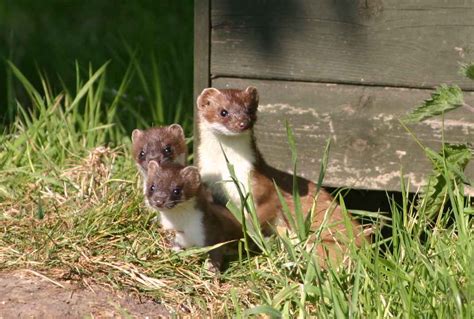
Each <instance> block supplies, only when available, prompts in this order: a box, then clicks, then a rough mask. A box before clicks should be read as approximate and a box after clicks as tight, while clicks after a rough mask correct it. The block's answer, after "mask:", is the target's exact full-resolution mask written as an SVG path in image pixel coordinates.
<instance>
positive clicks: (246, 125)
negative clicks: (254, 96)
mask: <svg viewBox="0 0 474 319" xmlns="http://www.w3.org/2000/svg"><path fill="white" fill-rule="evenodd" d="M249 126H250V121H240V122H239V128H240V129H241V130H246V129H248V128H249Z"/></svg>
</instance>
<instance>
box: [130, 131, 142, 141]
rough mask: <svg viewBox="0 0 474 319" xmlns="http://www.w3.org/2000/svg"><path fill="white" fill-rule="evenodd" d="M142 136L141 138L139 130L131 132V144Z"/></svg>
mask: <svg viewBox="0 0 474 319" xmlns="http://www.w3.org/2000/svg"><path fill="white" fill-rule="evenodd" d="M142 136H143V131H140V130H139V129H134V130H133V131H132V142H136V141H138V140H139V139H140V138H141V137H142Z"/></svg>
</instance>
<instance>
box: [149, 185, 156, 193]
mask: <svg viewBox="0 0 474 319" xmlns="http://www.w3.org/2000/svg"><path fill="white" fill-rule="evenodd" d="M155 189H156V186H155V184H151V186H150V191H151V192H154V191H155Z"/></svg>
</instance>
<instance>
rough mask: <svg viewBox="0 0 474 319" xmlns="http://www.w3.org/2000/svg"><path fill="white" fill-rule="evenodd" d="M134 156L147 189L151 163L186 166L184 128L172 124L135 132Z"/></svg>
mask: <svg viewBox="0 0 474 319" xmlns="http://www.w3.org/2000/svg"><path fill="white" fill-rule="evenodd" d="M132 155H133V159H134V160H135V163H136V165H137V168H138V170H139V171H140V173H141V174H142V177H143V183H144V186H143V187H144V188H145V183H146V177H147V170H148V163H149V162H150V161H156V162H158V163H164V162H177V163H180V164H182V165H185V164H186V156H187V147H186V141H185V138H184V132H183V128H182V127H181V126H180V125H179V124H172V125H169V126H163V127H152V128H149V129H147V130H139V129H135V130H133V132H132Z"/></svg>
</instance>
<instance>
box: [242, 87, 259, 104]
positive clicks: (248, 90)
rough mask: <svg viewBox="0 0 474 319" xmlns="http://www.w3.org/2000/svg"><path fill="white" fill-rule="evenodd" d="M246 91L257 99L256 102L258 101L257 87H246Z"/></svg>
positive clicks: (253, 98) (254, 99) (252, 97)
mask: <svg viewBox="0 0 474 319" xmlns="http://www.w3.org/2000/svg"><path fill="white" fill-rule="evenodd" d="M245 93H247V95H248V96H250V98H251V99H252V100H253V101H255V102H256V103H258V91H257V89H256V88H255V87H253V86H249V87H247V88H246V89H245Z"/></svg>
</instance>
